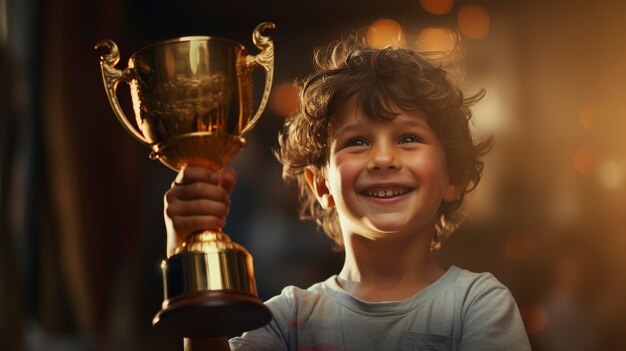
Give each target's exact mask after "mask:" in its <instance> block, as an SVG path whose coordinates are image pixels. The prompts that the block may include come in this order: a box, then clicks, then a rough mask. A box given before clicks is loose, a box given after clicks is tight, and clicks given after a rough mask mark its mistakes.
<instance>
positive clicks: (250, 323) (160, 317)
mask: <svg viewBox="0 0 626 351" xmlns="http://www.w3.org/2000/svg"><path fill="white" fill-rule="evenodd" d="M271 319H272V314H271V313H270V311H269V309H268V308H267V307H266V306H265V305H264V304H263V303H262V302H261V301H260V300H259V298H257V297H255V296H250V295H247V294H241V293H237V292H230V291H203V292H197V293H190V294H186V295H184V296H180V297H177V298H176V299H172V300H170V301H168V302H167V305H165V304H164V308H163V309H162V310H161V311H159V313H157V315H156V316H155V317H154V319H153V321H152V323H153V325H154V327H155V328H157V329H158V330H160V331H161V330H162V331H163V332H164V333H167V334H170V335H176V336H180V337H186V338H204V337H216V336H235V335H241V334H242V333H243V332H244V331H247V330H253V329H257V328H260V327H262V326H264V325H265V324H267V323H269V321H270V320H271Z"/></svg>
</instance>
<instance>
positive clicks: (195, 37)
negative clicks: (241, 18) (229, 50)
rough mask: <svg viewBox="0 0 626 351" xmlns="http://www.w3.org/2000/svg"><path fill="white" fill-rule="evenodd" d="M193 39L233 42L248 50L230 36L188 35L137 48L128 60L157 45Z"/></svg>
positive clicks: (244, 50)
mask: <svg viewBox="0 0 626 351" xmlns="http://www.w3.org/2000/svg"><path fill="white" fill-rule="evenodd" d="M192 41H206V42H210V41H221V42H225V43H228V44H232V45H233V46H235V47H238V48H239V49H241V50H243V52H246V47H245V46H244V45H243V44H241V43H239V42H236V41H234V40H231V39H228V38H224V37H219V36H212V35H186V36H182V37H175V38H170V39H165V40H160V41H157V42H154V43H151V44H148V45H146V46H144V47H142V48H141V49H139V50H136V51H135V52H133V54H132V55H130V57H129V59H128V60H129V61H130V60H133V59H134V58H135V57H136V56H138V55H139V54H140V53H141V52H143V51H148V50H149V49H152V48H155V47H159V46H165V45H169V44H173V43H184V42H192Z"/></svg>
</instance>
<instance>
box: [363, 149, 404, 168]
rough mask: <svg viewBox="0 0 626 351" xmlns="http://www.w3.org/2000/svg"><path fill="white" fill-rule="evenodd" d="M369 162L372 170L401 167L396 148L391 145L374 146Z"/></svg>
mask: <svg viewBox="0 0 626 351" xmlns="http://www.w3.org/2000/svg"><path fill="white" fill-rule="evenodd" d="M370 152H371V157H370V160H369V163H368V169H369V170H370V171H395V170H398V169H400V167H401V163H400V162H399V160H398V157H397V155H396V150H394V147H393V146H391V145H377V146H374V147H373V148H372V150H371V151H370Z"/></svg>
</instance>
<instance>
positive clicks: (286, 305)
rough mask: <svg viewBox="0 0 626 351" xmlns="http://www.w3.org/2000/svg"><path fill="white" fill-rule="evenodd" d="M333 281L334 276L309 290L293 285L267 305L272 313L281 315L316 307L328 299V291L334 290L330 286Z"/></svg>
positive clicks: (267, 302) (270, 300)
mask: <svg viewBox="0 0 626 351" xmlns="http://www.w3.org/2000/svg"><path fill="white" fill-rule="evenodd" d="M332 280H334V276H333V277H330V278H328V279H327V280H326V281H323V282H319V283H316V284H313V285H311V286H310V287H308V288H307V289H302V288H299V287H297V286H293V285H290V286H287V287H285V288H284V289H283V290H282V291H281V293H280V294H279V295H276V296H274V297H272V298H271V299H269V300H267V301H266V302H265V304H266V305H267V306H268V307H269V308H270V310H272V313H279V314H281V315H284V314H285V313H288V312H289V311H291V312H293V311H294V310H295V309H300V308H303V307H304V306H307V305H316V304H317V303H319V301H320V300H323V299H326V297H327V293H328V291H329V290H332V288H331V287H330V286H329V285H330V284H329V282H331V281H332Z"/></svg>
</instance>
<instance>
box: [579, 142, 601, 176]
mask: <svg viewBox="0 0 626 351" xmlns="http://www.w3.org/2000/svg"><path fill="white" fill-rule="evenodd" d="M595 164H596V153H595V152H594V151H593V150H591V149H589V148H581V149H579V150H578V151H576V155H574V168H575V169H576V170H577V171H578V172H580V173H582V174H585V175H587V174H590V173H591V171H593V168H594V166H595Z"/></svg>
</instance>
